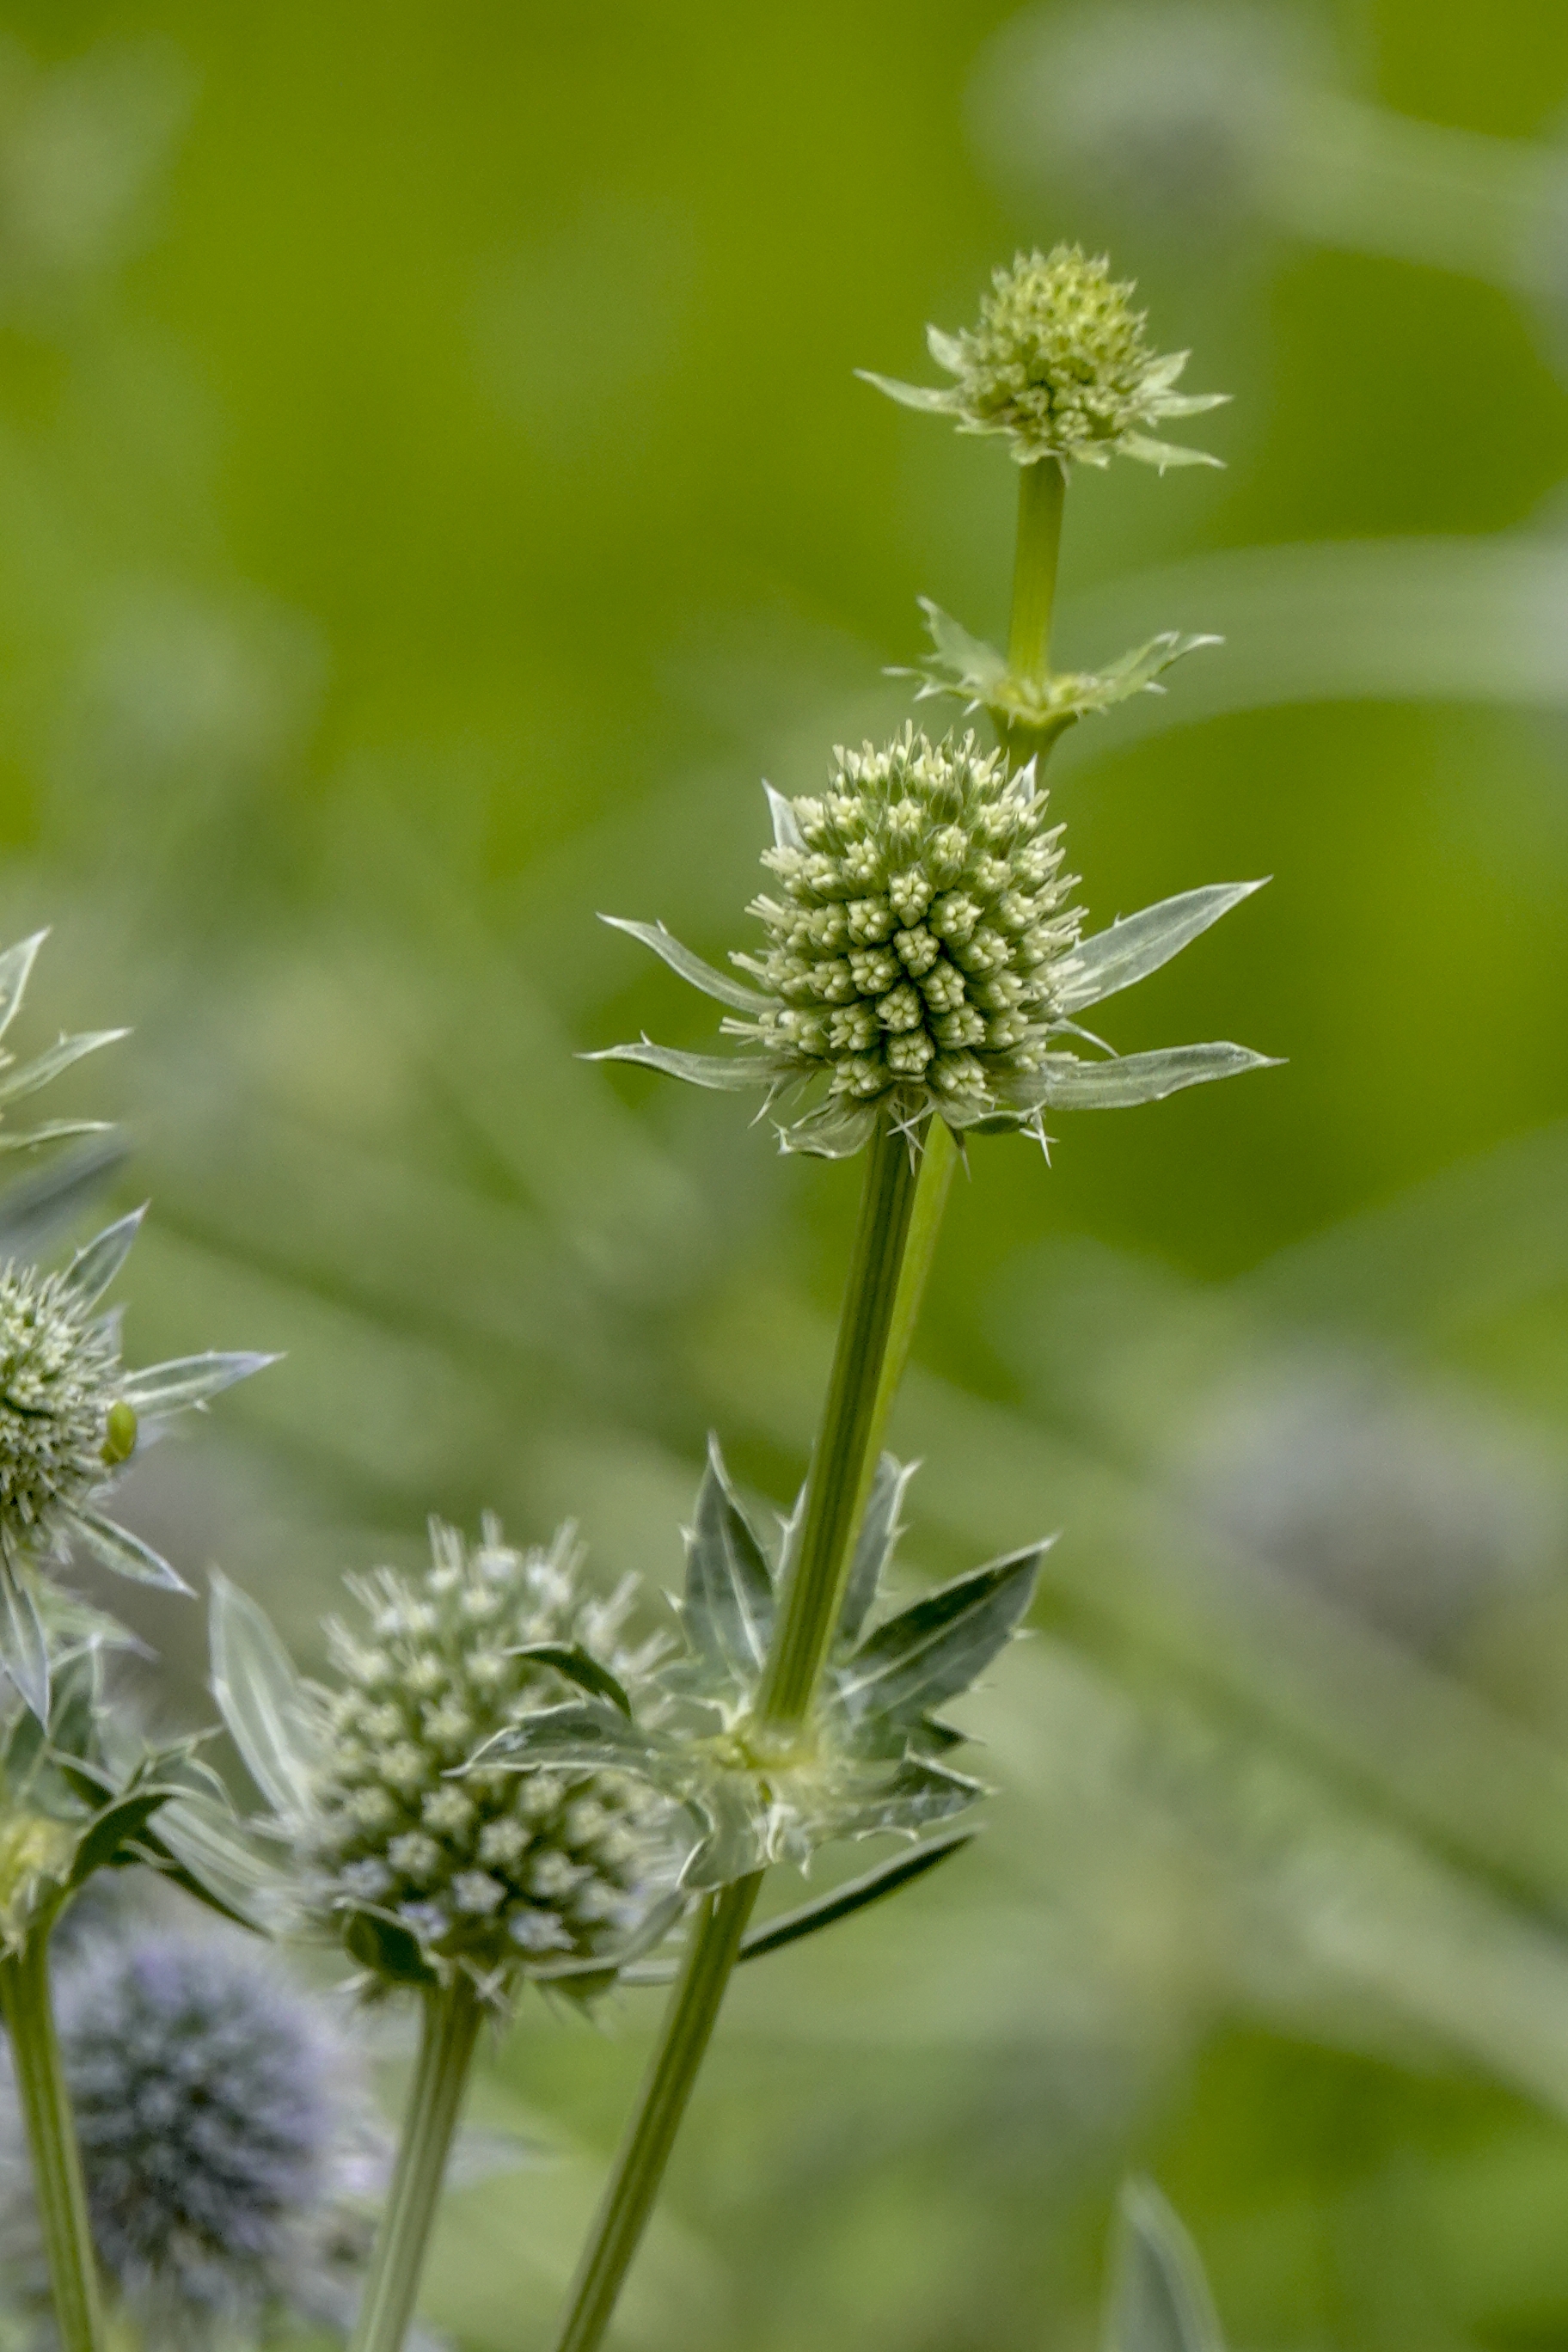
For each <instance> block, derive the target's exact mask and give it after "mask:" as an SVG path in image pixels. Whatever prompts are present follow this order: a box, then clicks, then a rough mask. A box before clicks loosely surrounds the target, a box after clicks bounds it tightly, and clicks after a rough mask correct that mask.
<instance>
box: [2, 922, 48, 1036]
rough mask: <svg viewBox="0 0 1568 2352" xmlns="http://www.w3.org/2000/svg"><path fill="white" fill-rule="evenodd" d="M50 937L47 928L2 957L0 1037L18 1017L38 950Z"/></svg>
mask: <svg viewBox="0 0 1568 2352" xmlns="http://www.w3.org/2000/svg"><path fill="white" fill-rule="evenodd" d="M48 936H49V934H48V931H47V928H46V929H43V930H41V931H35V932H34V933H33V936H32V938H31V939H30V940H17V942H16V946H15V947H14V948H7V949H6V950H5V953H4V955H0V1036H4V1035H5V1032H6V1030H7V1029H9V1027H10V1026H11V1024H12V1022H13V1021H14V1020H15V1019H16V1013H17V1010H18V1008H19V1006H20V1004H21V1002H22V997H23V994H24V992H26V985H27V979H28V975H29V973H30V972H31V971H32V969H33V964H34V961H36V959H37V952H38V950H39V949H40V948H41V947H42V946H43V944H44V941H45V940H47V938H48Z"/></svg>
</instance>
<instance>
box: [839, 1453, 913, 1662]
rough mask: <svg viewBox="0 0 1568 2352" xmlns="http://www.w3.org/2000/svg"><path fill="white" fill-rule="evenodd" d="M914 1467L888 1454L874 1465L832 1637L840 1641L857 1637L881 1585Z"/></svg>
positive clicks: (850, 1641) (843, 1641) (897, 1537)
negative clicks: (834, 1635) (905, 1490)
mask: <svg viewBox="0 0 1568 2352" xmlns="http://www.w3.org/2000/svg"><path fill="white" fill-rule="evenodd" d="M915 1468H916V1465H915V1464H914V1463H912V1462H910V1463H899V1462H896V1461H895V1460H894V1458H893V1456H892V1455H891V1454H883V1455H882V1456H881V1458H880V1460H879V1462H878V1464H877V1467H876V1471H875V1473H874V1475H873V1476H872V1479H871V1492H870V1496H869V1497H868V1500H867V1504H866V1516H865V1517H864V1518H863V1519H862V1520H861V1522H860V1532H859V1534H858V1536H857V1538H856V1539H855V1557H854V1559H852V1560H851V1561H850V1563H849V1575H848V1578H847V1581H846V1583H845V1587H844V1602H843V1606H842V1607H841V1608H840V1610H839V1612H838V1628H837V1637H836V1638H837V1640H838V1641H839V1642H840V1643H852V1642H854V1641H856V1640H857V1639H858V1635H859V1632H860V1628H861V1626H862V1625H863V1624H864V1623H865V1622H866V1615H867V1612H868V1610H869V1608H870V1606H871V1603H872V1602H873V1601H875V1599H876V1598H877V1594H878V1592H879V1590H880V1588H881V1582H882V1579H883V1577H884V1576H885V1575H886V1573H887V1569H888V1563H889V1559H891V1558H892V1553H893V1546H894V1545H895V1544H896V1543H897V1541H898V1539H899V1536H900V1532H901V1530H900V1521H899V1511H900V1506H901V1505H902V1503H903V1499H904V1489H905V1487H906V1486H908V1485H909V1483H910V1479H911V1478H912V1477H913V1476H914V1475H915Z"/></svg>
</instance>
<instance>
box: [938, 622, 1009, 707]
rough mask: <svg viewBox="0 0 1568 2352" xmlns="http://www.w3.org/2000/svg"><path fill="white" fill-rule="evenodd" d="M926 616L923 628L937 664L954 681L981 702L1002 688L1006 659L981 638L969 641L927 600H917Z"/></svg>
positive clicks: (963, 631) (960, 627)
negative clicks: (942, 664)
mask: <svg viewBox="0 0 1568 2352" xmlns="http://www.w3.org/2000/svg"><path fill="white" fill-rule="evenodd" d="M920 604H921V611H922V612H923V613H924V614H925V621H926V627H927V629H928V630H929V631H930V633H931V644H932V646H934V648H935V650H936V655H937V658H938V660H939V661H943V662H945V663H946V664H947V665H948V667H949V668H951V669H952V672H953V674H954V678H955V681H956V682H957V683H959V684H962V685H963V686H964V687H967V688H970V689H971V690H972V691H973V693H974V694H976V695H978V696H979V697H980V698H981V699H982V700H984V698H986V696H987V695H988V694H991V693H993V692H994V690H995V688H997V687H999V686H1001V685H1003V684H1005V680H1006V677H1007V675H1008V671H1007V661H1006V656H1005V655H1003V654H999V653H998V652H997V650H996V648H995V646H989V645H987V644H986V643H985V640H984V637H972V636H971V635H970V634H969V631H968V630H967V629H966V628H964V627H963V625H962V624H961V623H959V622H957V621H955V620H954V619H953V618H952V614H950V613H944V612H943V611H942V606H941V605H940V604H932V602H931V598H930V597H929V596H922V597H921V600H920Z"/></svg>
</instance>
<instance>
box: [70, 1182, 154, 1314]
mask: <svg viewBox="0 0 1568 2352" xmlns="http://www.w3.org/2000/svg"><path fill="white" fill-rule="evenodd" d="M146 1213H147V1204H146V1202H142V1206H141V1207H140V1208H139V1209H132V1212H131V1214H130V1215H129V1216H128V1217H121V1218H120V1220H119V1221H118V1223H115V1224H112V1225H107V1226H105V1228H104V1230H103V1232H102V1233H100V1234H98V1235H97V1236H96V1237H95V1238H94V1239H93V1240H92V1241H90V1242H89V1243H88V1244H87V1245H86V1247H85V1248H83V1249H79V1250H78V1252H77V1254H76V1255H75V1257H73V1258H72V1260H71V1262H70V1264H69V1265H68V1266H67V1268H66V1271H65V1276H64V1281H65V1286H66V1288H67V1289H68V1290H70V1291H74V1292H75V1294H76V1296H77V1297H78V1298H79V1300H80V1301H81V1304H82V1305H83V1306H84V1307H92V1306H95V1305H96V1304H97V1302H98V1300H99V1299H100V1298H101V1297H102V1296H103V1294H104V1292H105V1291H106V1290H107V1289H108V1288H109V1286H110V1283H111V1282H112V1281H113V1280H114V1277H115V1276H116V1275H117V1274H118V1273H119V1271H120V1269H121V1266H122V1265H124V1263H125V1261H126V1259H127V1258H128V1257H129V1256H130V1255H131V1244H132V1242H133V1241H134V1240H135V1239H136V1236H137V1234H139V1233H140V1232H141V1230H142V1218H143V1217H144V1216H145V1215H146Z"/></svg>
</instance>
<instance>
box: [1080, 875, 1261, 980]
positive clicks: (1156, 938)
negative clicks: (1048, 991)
mask: <svg viewBox="0 0 1568 2352" xmlns="http://www.w3.org/2000/svg"><path fill="white" fill-rule="evenodd" d="M1266 878H1267V877H1265V879H1266ZM1262 887H1263V883H1262V882H1261V881H1258V882H1210V883H1206V884H1205V887H1203V888H1202V889H1201V890H1184V891H1182V892H1181V894H1180V896H1179V897H1177V898H1162V899H1161V900H1160V902H1159V904H1158V905H1157V906H1153V907H1145V908H1142V910H1141V912H1140V913H1138V914H1136V915H1129V916H1127V917H1126V918H1125V919H1124V920H1123V921H1121V922H1117V923H1112V924H1111V926H1110V929H1109V930H1105V931H1096V932H1095V933H1094V934H1093V936H1092V937H1091V938H1089V939H1087V940H1080V942H1079V945H1078V947H1077V948H1075V949H1074V950H1073V953H1072V955H1071V956H1070V958H1068V961H1066V962H1065V963H1064V964H1063V965H1062V966H1061V968H1060V969H1061V985H1060V987H1059V989H1058V1003H1059V1005H1060V1007H1061V1010H1062V1011H1063V1012H1064V1013H1081V1012H1083V1011H1084V1010H1085V1008H1086V1007H1087V1006H1089V1005H1090V1004H1099V1003H1100V1002H1101V1001H1102V999H1104V998H1105V997H1107V996H1114V995H1115V994H1116V993H1117V992H1118V990H1120V989H1123V988H1131V986H1132V985H1133V983H1134V982H1137V981H1140V980H1146V979H1147V978H1148V976H1149V974H1150V973H1151V972H1152V971H1159V969H1160V967H1161V965H1162V964H1165V963H1169V962H1170V961H1171V959H1172V957H1173V956H1175V955H1179V954H1180V953H1181V951H1182V950H1183V949H1184V947H1186V946H1187V945H1188V944H1189V942H1190V941H1192V940H1195V939H1197V938H1198V937H1199V936H1200V935H1201V934H1202V933H1203V932H1205V931H1206V930H1207V929H1208V928H1209V926H1210V924H1211V923H1217V922H1218V920H1219V919H1220V917H1221V916H1222V915H1227V914H1228V913H1229V912H1230V910H1231V908H1233V907H1238V906H1239V905H1240V904H1241V901H1242V900H1243V899H1244V898H1251V896H1252V894H1253V892H1254V891H1255V890H1261V889H1262Z"/></svg>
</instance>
